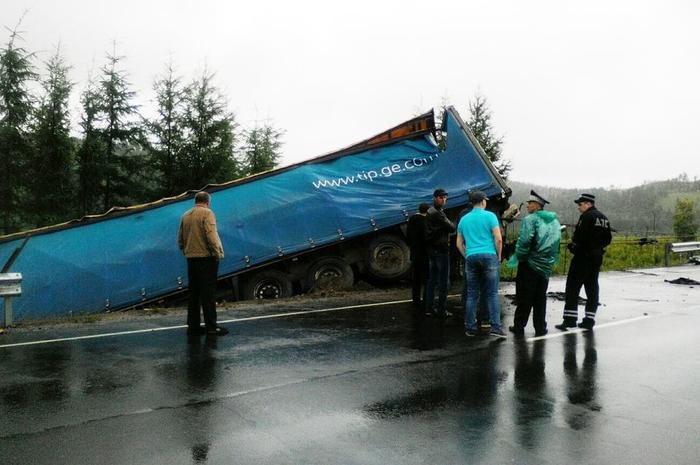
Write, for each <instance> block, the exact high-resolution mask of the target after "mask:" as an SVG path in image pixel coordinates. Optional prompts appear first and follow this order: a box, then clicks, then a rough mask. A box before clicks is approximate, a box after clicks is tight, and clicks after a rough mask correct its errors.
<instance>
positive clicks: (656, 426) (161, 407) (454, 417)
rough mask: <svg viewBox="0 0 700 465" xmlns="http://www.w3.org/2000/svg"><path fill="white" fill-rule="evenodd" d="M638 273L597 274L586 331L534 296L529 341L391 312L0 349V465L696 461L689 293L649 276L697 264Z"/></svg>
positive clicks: (405, 309) (7, 338) (699, 359)
mask: <svg viewBox="0 0 700 465" xmlns="http://www.w3.org/2000/svg"><path fill="white" fill-rule="evenodd" d="M651 273H654V274H655V275H652V274H636V273H610V274H605V275H603V276H602V278H601V287H602V298H601V300H602V301H603V303H604V306H603V307H601V309H600V310H599V319H598V325H599V327H598V328H597V329H596V330H595V331H594V332H578V331H576V332H572V333H569V334H566V335H561V334H560V333H559V332H558V331H557V330H553V325H554V324H555V323H557V322H558V320H559V319H560V315H561V313H560V312H561V308H562V303H561V302H557V301H555V300H550V301H549V311H548V321H549V323H550V328H552V331H551V333H550V335H549V336H547V337H546V338H544V339H540V340H531V339H519V340H518V339H514V338H508V339H507V340H505V341H503V340H500V341H499V340H493V339H490V338H488V337H483V338H475V339H467V338H465V337H464V335H463V330H462V326H461V323H460V322H459V321H448V322H445V323H442V322H440V321H437V320H433V319H429V320H423V319H420V318H415V317H414V316H413V315H412V312H411V309H410V307H409V306H408V305H406V304H397V305H388V306H379V307H366V308H360V309H347V310H341V311H332V312H326V313H316V314H307V315H295V316H288V317H283V318H270V319H264V320H252V321H241V322H233V323H228V324H227V327H228V328H229V329H230V330H231V335H230V336H226V337H221V338H219V339H218V340H217V339H216V338H213V339H206V338H204V337H201V338H195V339H194V340H188V338H187V337H186V336H185V334H184V330H183V329H174V330H167V331H159V332H154V333H148V334H143V333H141V334H130V335H121V336H114V337H107V338H99V339H87V340H76V341H66V342H56V343H48V344H41V345H29V346H19V347H0V420H1V421H0V463H2V464H3V465H4V464H7V465H10V464H94V463H98V464H103V465H105V464H204V463H207V464H249V463H250V464H465V463H474V464H482V463H483V464H505V463H516V464H543V463H544V464H563V463H579V464H601V463H603V464H697V463H698V456H700V401H699V400H698V398H697V396H698V394H699V393H700V351H699V348H700V344H699V341H700V288H697V287H694V288H690V287H687V286H674V285H671V284H668V283H664V282H663V279H664V278H666V279H672V278H675V277H679V276H685V277H689V278H693V279H696V280H700V267H683V268H674V269H671V270H653V271H651ZM563 287H564V283H563V281H562V280H559V279H557V280H553V281H552V282H551V283H550V291H563ZM512 291H513V290H512V287H511V286H509V285H506V286H504V287H503V289H502V291H501V293H502V294H506V293H509V292H512ZM452 302H453V303H454V304H455V305H456V301H454V300H453V301H452ZM581 311H582V309H581ZM226 317H227V315H221V316H220V319H225V318H226ZM228 317H232V316H231V315H228ZM233 317H235V315H234V316H233ZM511 321H512V309H510V308H508V309H507V310H506V316H505V323H506V324H509V323H510V322H511ZM172 323H174V324H179V323H180V322H179V321H173V322H172ZM611 323H612V324H611ZM110 329H112V330H118V329H122V328H117V327H115V328H110ZM41 335H42V334H41V333H40V332H38V333H32V334H31V338H33V339H40V338H41ZM51 335H52V336H55V335H56V334H55V333H52V334H51ZM528 335H529V336H532V328H528ZM26 340H28V336H27V335H13V334H7V335H4V336H2V338H0V346H6V345H8V344H11V343H13V342H18V341H26Z"/></svg>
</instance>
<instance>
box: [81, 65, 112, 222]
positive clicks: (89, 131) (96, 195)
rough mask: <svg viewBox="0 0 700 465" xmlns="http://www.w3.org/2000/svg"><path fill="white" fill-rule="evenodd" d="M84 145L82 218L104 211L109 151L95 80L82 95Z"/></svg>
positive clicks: (82, 155) (82, 143)
mask: <svg viewBox="0 0 700 465" xmlns="http://www.w3.org/2000/svg"><path fill="white" fill-rule="evenodd" d="M80 103H81V105H82V114H81V117H80V128H81V130H82V142H81V144H80V148H79V149H78V154H77V162H78V200H79V201H78V204H79V207H80V213H81V214H82V215H89V214H94V213H98V212H99V211H100V210H101V207H100V197H101V195H100V194H101V190H102V187H101V186H102V181H101V180H102V178H103V172H104V167H103V163H104V159H105V148H104V144H103V143H102V138H101V136H100V131H99V128H98V124H99V118H100V108H101V106H102V103H101V97H100V93H99V90H98V88H97V85H96V84H95V82H94V80H93V79H92V77H90V78H89V79H88V84H87V87H86V89H85V90H84V91H83V93H82V95H81V96H80Z"/></svg>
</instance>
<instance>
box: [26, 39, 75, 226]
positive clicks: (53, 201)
mask: <svg viewBox="0 0 700 465" xmlns="http://www.w3.org/2000/svg"><path fill="white" fill-rule="evenodd" d="M46 71H47V75H46V77H45V78H44V79H43V80H42V83H41V84H42V88H43V95H42V98H41V102H40V105H39V108H38V110H37V115H36V122H35V127H34V137H33V139H34V159H33V163H32V165H33V166H32V169H31V173H32V186H31V187H32V200H33V202H32V203H33V207H32V210H33V212H34V214H35V215H36V218H35V221H36V223H37V225H46V224H53V223H57V222H59V221H62V220H66V219H68V216H69V212H70V211H71V210H72V201H73V199H74V197H75V193H74V188H73V174H72V165H73V155H74V144H73V141H72V139H71V137H70V116H69V112H68V99H69V97H70V92H71V89H72V88H73V83H71V82H70V81H69V79H68V71H69V66H67V65H66V64H65V61H64V59H63V57H62V56H61V54H60V48H59V47H57V48H56V53H55V54H54V55H53V56H52V57H51V58H50V59H49V60H48V62H47V63H46Z"/></svg>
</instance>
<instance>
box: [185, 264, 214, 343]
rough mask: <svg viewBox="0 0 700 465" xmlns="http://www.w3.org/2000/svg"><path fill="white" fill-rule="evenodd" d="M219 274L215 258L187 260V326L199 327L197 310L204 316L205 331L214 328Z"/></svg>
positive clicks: (191, 327)
mask: <svg viewBox="0 0 700 465" xmlns="http://www.w3.org/2000/svg"><path fill="white" fill-rule="evenodd" d="M218 272H219V260H218V259H217V258H216V257H201V258H188V259H187V278H188V280H189V290H190V299H189V303H188V305H187V326H188V327H189V328H190V329H194V328H198V327H199V309H200V306H201V308H202V313H203V314H204V325H205V326H206V327H207V329H213V328H216V301H215V300H214V291H216V276H217V274H218Z"/></svg>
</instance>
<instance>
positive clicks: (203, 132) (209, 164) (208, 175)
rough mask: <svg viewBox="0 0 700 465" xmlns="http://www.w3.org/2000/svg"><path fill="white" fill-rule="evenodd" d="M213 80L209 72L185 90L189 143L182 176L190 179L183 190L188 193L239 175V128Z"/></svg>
mask: <svg viewBox="0 0 700 465" xmlns="http://www.w3.org/2000/svg"><path fill="white" fill-rule="evenodd" d="M213 77H214V76H213V74H209V73H208V72H206V71H205V72H204V73H203V74H202V76H201V78H199V79H197V80H195V81H194V82H192V84H190V85H189V86H188V87H187V89H186V90H185V118H184V121H185V136H186V141H187V142H186V143H185V145H184V147H183V156H182V163H181V164H180V166H179V174H178V176H180V177H181V178H182V179H187V181H186V182H184V183H183V185H182V186H181V187H184V188H186V189H200V188H202V187H203V186H205V185H206V184H210V183H218V182H224V181H229V180H231V179H234V178H235V177H236V175H237V174H238V166H237V160H236V158H235V156H234V146H235V142H236V135H235V130H236V127H237V125H236V122H235V120H234V116H233V114H232V113H230V112H229V111H228V110H227V108H226V99H225V98H224V97H223V95H222V94H221V93H220V92H219V90H218V89H217V88H216V87H214V85H213V84H212V80H213Z"/></svg>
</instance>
